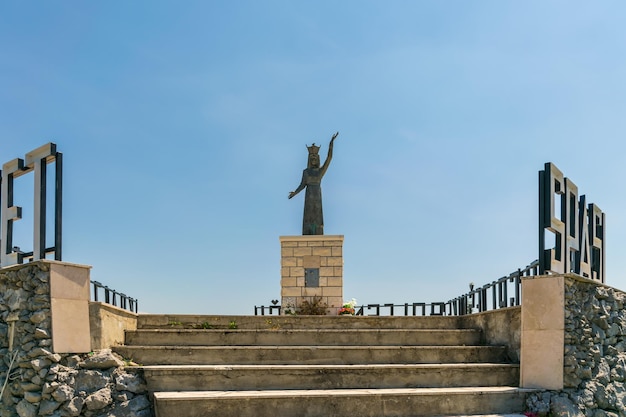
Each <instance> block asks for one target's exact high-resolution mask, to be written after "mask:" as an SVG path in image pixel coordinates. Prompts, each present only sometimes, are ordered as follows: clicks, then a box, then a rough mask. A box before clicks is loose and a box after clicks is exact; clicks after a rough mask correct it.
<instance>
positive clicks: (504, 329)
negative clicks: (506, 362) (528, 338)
mask: <svg viewBox="0 0 626 417" xmlns="http://www.w3.org/2000/svg"><path fill="white" fill-rule="evenodd" d="M521 311H522V309H521V306H517V307H509V308H502V309H499V310H493V311H486V312H484V313H478V314H471V315H467V316H462V317H461V326H463V328H466V329H480V330H481V331H482V335H483V339H482V343H483V344H486V345H502V346H506V347H507V348H508V355H509V358H510V360H511V361H513V362H519V360H520V343H521V334H522V333H521Z"/></svg>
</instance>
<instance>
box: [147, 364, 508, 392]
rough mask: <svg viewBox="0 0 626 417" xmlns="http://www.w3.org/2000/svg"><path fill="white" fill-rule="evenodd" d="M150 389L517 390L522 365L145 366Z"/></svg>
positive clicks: (155, 390) (154, 390) (151, 390)
mask: <svg viewBox="0 0 626 417" xmlns="http://www.w3.org/2000/svg"><path fill="white" fill-rule="evenodd" d="M140 368H141V369H143V372H144V375H145V377H146V380H147V381H148V390H149V391H150V392H157V391H214V390H261V389H265V390H284V389H300V390H302V389H318V390H319V389H339V388H345V389H348V388H352V389H353V388H368V389H371V388H434V387H468V386H511V385H517V384H518V383H519V365H513V364H492V363H484V364H482V363H473V364H427V365H402V364H396V365H391V364H381V365H182V366H143V367H140Z"/></svg>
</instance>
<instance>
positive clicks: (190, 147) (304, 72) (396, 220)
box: [0, 0, 626, 314]
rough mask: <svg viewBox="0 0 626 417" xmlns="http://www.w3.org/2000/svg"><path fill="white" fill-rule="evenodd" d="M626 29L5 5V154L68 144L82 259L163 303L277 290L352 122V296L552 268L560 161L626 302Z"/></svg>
mask: <svg viewBox="0 0 626 417" xmlns="http://www.w3.org/2000/svg"><path fill="white" fill-rule="evenodd" d="M625 15H626V5H624V3H623V2H618V1H606V2H600V3H597V2H583V1H573V2H572V1H567V2H566V1H551V2H544V1H528V2H513V1H476V2H464V1H390V2H381V1H363V0H359V1H342V2H332V1H316V2H293V1H264V2H258V1H237V2H225V1H224V2H218V1H186V2H182V3H180V2H165V1H150V2H147V1H135V2H121V1H119V2H117V1H114V2H38V3H31V2H28V3H24V2H4V3H3V4H2V5H0V51H1V54H0V55H1V57H2V58H1V59H0V91H2V94H0V145H1V146H0V157H1V160H2V162H6V161H9V160H11V159H13V158H16V157H23V155H24V154H25V153H26V152H28V151H30V150H32V149H34V148H36V147H38V146H40V145H42V144H44V143H46V142H49V141H52V142H55V143H56V144H57V146H58V149H59V150H60V151H61V152H63V154H64V160H65V164H64V169H65V177H64V181H65V183H64V260H65V261H68V262H74V263H80V264H87V265H91V266H93V269H92V279H95V280H98V281H100V282H102V283H105V284H107V285H109V286H110V287H112V288H115V289H117V290H119V291H122V292H125V293H127V294H129V295H131V296H134V297H137V298H138V299H139V302H140V310H141V311H144V312H151V313H198V314H200V313H206V314H251V313H252V312H253V306H254V305H255V304H256V305H260V304H269V301H270V300H271V299H274V298H278V297H279V294H280V245H279V241H278V237H279V236H281V235H297V234H299V233H300V231H301V218H302V207H303V198H304V196H303V193H302V194H300V195H298V196H297V197H295V198H294V199H292V200H288V199H287V195H288V193H289V191H292V190H294V189H295V188H296V187H297V185H298V184H299V182H300V177H301V172H302V169H304V168H305V166H306V155H307V153H306V148H305V145H307V144H311V143H312V142H315V143H317V144H321V145H322V149H321V153H322V155H325V152H326V150H327V146H328V141H329V140H330V137H331V135H332V134H333V133H334V132H335V131H339V133H340V134H339V137H338V139H337V141H336V143H335V153H334V158H333V161H332V164H331V166H330V168H329V170H328V172H327V174H326V177H325V178H324V182H323V184H322V188H323V198H324V220H325V232H326V233H327V234H342V235H344V236H345V243H344V262H345V267H344V297H345V298H346V299H349V298H352V297H355V298H357V300H358V301H359V302H360V303H387V302H396V303H403V302H413V301H440V300H441V301H446V300H448V299H450V298H453V297H455V296H456V295H459V294H460V293H462V292H465V291H466V290H467V286H468V283H469V282H470V281H471V282H475V283H476V284H477V285H482V284H484V283H487V282H490V281H492V280H495V279H497V278H499V277H500V276H502V275H506V274H508V273H509V272H512V271H513V270H516V269H517V268H518V267H523V266H525V265H527V264H528V263H530V262H532V261H533V260H535V259H537V256H538V255H537V252H538V249H537V248H538V244H537V240H538V237H537V236H538V231H537V193H538V191H537V172H538V171H539V170H540V169H542V168H543V165H544V163H545V162H548V161H551V162H553V163H555V164H556V165H557V166H558V167H559V168H560V169H561V170H562V171H563V172H564V173H565V175H566V176H567V177H569V178H570V179H572V180H573V181H574V182H575V183H576V184H577V185H578V187H579V189H580V192H581V193H582V194H586V195H587V199H588V201H591V202H595V203H596V204H598V205H599V206H600V208H601V209H602V210H603V211H604V212H605V213H606V215H607V283H608V284H609V285H612V286H615V287H618V288H621V289H626V256H624V254H625V253H626V243H625V239H626V195H625V194H624V192H623V180H624V178H626V158H625V151H626V141H625V140H624V132H625V130H626V117H625V115H626V99H625V97H626V82H625V77H624V74H626V27H625V26H624V24H623V22H624V18H625ZM23 178H25V177H23ZM27 186H28V185H24V186H23V187H25V188H26V187H27ZM16 204H18V205H20V204H22V205H23V206H24V207H25V210H26V206H28V202H27V201H25V202H22V201H16ZM27 215H28V212H27V211H26V212H25V217H24V220H22V221H21V222H18V223H20V224H17V223H16V229H17V232H16V235H17V236H16V240H20V241H18V242H16V244H20V245H21V246H22V247H23V248H28V247H29V245H30V242H29V240H30V238H29V236H28V235H29V227H30V226H28V222H30V219H29V218H28V217H27Z"/></svg>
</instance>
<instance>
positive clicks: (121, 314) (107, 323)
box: [89, 301, 137, 350]
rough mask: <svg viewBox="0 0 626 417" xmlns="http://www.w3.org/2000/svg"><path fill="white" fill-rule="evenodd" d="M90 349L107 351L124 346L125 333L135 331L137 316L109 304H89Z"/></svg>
mask: <svg viewBox="0 0 626 417" xmlns="http://www.w3.org/2000/svg"><path fill="white" fill-rule="evenodd" d="M89 327H90V333H91V348H92V349H94V350H95V349H108V348H111V347H112V346H118V345H123V344H124V338H125V331H127V330H129V331H130V330H135V329H137V314H135V313H133V312H130V311H128V310H124V309H121V308H118V307H115V306H112V305H110V304H104V303H100V302H94V301H91V302H90V303H89Z"/></svg>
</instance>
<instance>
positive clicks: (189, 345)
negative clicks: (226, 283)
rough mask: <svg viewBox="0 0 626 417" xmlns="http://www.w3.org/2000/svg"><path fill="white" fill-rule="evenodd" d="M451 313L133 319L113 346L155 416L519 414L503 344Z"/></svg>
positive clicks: (512, 367) (513, 369)
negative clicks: (131, 366)
mask: <svg viewBox="0 0 626 417" xmlns="http://www.w3.org/2000/svg"><path fill="white" fill-rule="evenodd" d="M460 323H461V322H460V321H459V318H457V317H371V316H368V317H346V316H339V317H329V316H321V317H320V316H280V317H279V316H238V317H224V316H164V315H140V316H139V323H138V330H136V331H128V332H127V333H126V345H125V346H120V347H117V348H115V350H116V351H117V352H118V353H119V354H120V355H122V356H123V357H125V358H128V359H132V360H133V361H134V362H136V363H139V364H141V366H142V368H143V369H144V374H145V377H146V380H147V383H148V389H149V390H150V392H151V393H152V394H153V398H154V405H155V410H156V414H157V417H196V416H197V417H200V416H220V417H247V416H250V417H309V416H310V417H313V416H315V417H331V416H352V417H383V416H398V417H400V416H403V417H405V416H406V417H409V416H441V415H480V414H482V415H485V414H506V413H520V412H522V411H523V409H524V402H525V398H526V395H527V394H528V392H529V391H528V390H523V389H520V388H517V385H518V381H519V366H518V365H516V364H512V363H508V361H507V357H508V356H507V351H506V348H505V347H503V346H484V345H482V344H481V340H482V335H481V333H480V331H478V330H475V329H463V328H460V327H461V326H460Z"/></svg>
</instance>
